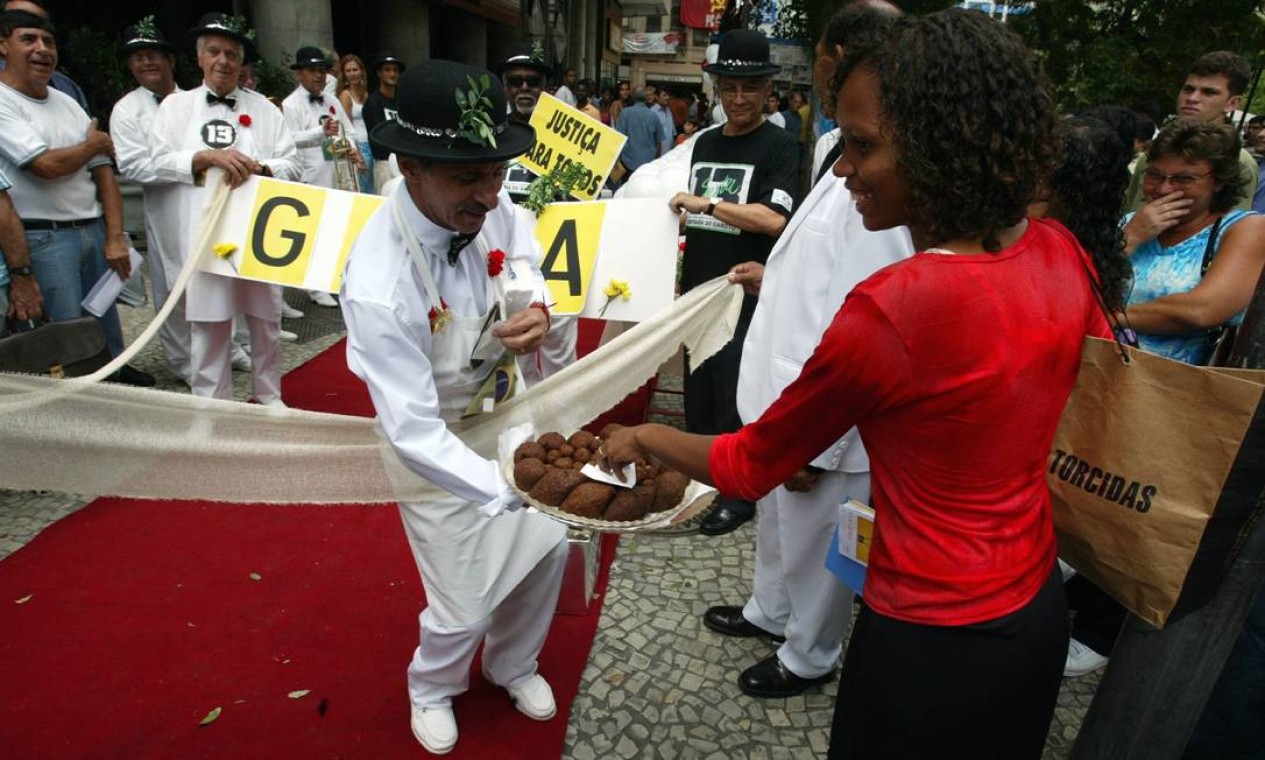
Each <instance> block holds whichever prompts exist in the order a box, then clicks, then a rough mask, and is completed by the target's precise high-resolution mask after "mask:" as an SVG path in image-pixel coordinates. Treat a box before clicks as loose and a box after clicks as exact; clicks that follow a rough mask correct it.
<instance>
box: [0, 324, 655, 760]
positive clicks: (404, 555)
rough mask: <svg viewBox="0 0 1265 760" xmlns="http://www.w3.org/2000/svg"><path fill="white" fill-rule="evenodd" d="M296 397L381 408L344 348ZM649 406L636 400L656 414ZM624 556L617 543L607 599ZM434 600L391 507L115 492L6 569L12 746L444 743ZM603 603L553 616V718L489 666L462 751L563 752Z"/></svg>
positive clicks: (379, 748) (223, 753) (3, 611)
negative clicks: (424, 623)
mask: <svg viewBox="0 0 1265 760" xmlns="http://www.w3.org/2000/svg"><path fill="white" fill-rule="evenodd" d="M594 342H595V341H594ZM644 390H645V389H643V391H644ZM284 396H285V398H286V401H287V403H289V404H291V405H292V406H296V407H301V408H306V409H315V410H320V411H337V412H340V413H352V414H368V413H371V407H370V406H369V404H368V401H367V399H366V394H365V392H364V389H363V386H361V385H360V383H359V381H358V380H356V378H354V377H353V376H352V375H351V374H350V373H349V372H348V371H347V370H346V365H345V361H344V356H343V345H342V344H341V343H340V344H338V345H336V346H335V347H333V348H331V349H330V350H328V351H326V352H324V353H323V354H321V355H320V356H318V357H316V358H315V359H313V360H312V361H310V362H308V363H307V364H306V365H304V366H303V367H300V368H299V369H297V370H295V371H294V372H292V373H290V374H289V375H288V376H287V377H286V378H285V386H284ZM642 401H643V406H642V407H641V410H640V412H639V411H638V409H637V398H636V394H634V397H630V401H627V402H625V404H624V405H623V407H621V409H620V410H617V411H619V412H620V414H622V415H624V416H626V417H627V418H628V421H631V422H636V421H639V418H638V417H637V415H638V413H640V414H644V399H643V400H642ZM614 549H615V542H614V539H613V537H608V538H607V540H606V544H605V546H604V551H603V554H604V559H605V565H604V567H603V570H602V573H601V577H600V578H599V581H598V588H599V591H602V592H604V590H605V584H606V575H607V572H608V566H609V561H610V559H611V558H612V557H613V556H614ZM256 577H257V578H256ZM28 597H29V598H28ZM24 599H25V600H26V601H24V602H22V603H18V602H19V601H20V600H24ZM423 606H424V601H423V596H422V590H421V584H420V582H419V580H418V577H417V570H416V566H415V565H414V563H413V559H412V556H411V555H410V553H409V550H408V547H407V545H406V542H405V540H404V536H403V532H402V529H401V527H400V519H399V516H398V513H397V512H396V511H395V509H394V508H391V507H368V506H355V505H347V506H336V507H319V506H304V505H295V506H262V505H261V506H254V505H225V504H208V503H205V502H168V503H155V502H145V501H133V500H122V499H98V500H97V501H95V502H94V503H93V504H91V505H89V506H88V507H85V508H84V509H82V510H80V511H79V512H77V513H76V514H74V515H71V516H70V517H67V518H65V519H64V520H61V521H59V522H58V523H56V524H54V525H53V526H51V527H50V528H48V529H47V530H45V531H44V532H43V533H42V534H40V535H39V536H38V537H37V538H36V539H35V540H33V541H32V542H31V543H30V544H29V545H27V546H26V547H24V548H23V549H21V550H19V551H18V552H16V553H15V554H13V555H12V556H11V557H9V558H8V559H6V560H4V561H3V562H0V630H3V631H4V634H3V637H2V640H0V656H2V657H3V663H4V674H3V677H2V678H0V747H3V748H4V749H3V750H0V755H3V756H4V757H14V758H89V757H91V758H99V757H119V758H174V757H179V758H204V757H205V758H255V757H259V758H394V757H419V756H425V752H424V750H422V749H421V747H419V746H418V745H417V743H416V741H415V740H414V739H413V736H412V734H411V733H410V731H409V728H408V715H409V713H408V694H407V689H406V685H405V672H404V669H405V667H406V666H407V663H408V660H409V657H410V656H411V653H412V648H413V647H414V646H415V645H416V637H417V613H418V612H419V611H420V610H421V609H422V607H423ZM600 610H601V602H600V597H599V600H598V601H596V602H595V603H594V604H593V605H592V606H591V607H590V609H589V612H588V614H587V615H581V616H567V615H559V616H556V617H555V618H554V623H553V627H552V629H551V631H550V634H549V640H548V642H547V643H546V645H545V649H544V652H543V653H542V654H541V659H540V670H541V673H542V674H543V675H544V676H545V677H546V678H548V679H549V681H550V683H551V684H552V685H553V688H554V693H555V695H556V697H557V699H558V704H559V715H558V717H556V718H555V719H553V720H552V721H548V722H545V723H539V722H536V721H532V720H530V719H528V718H526V717H525V716H523V715H520V714H519V713H518V712H517V711H516V710H515V709H514V708H513V707H512V706H511V704H510V701H509V698H508V696H506V694H505V692H504V691H502V690H500V689H496V688H494V687H492V686H491V685H489V684H487V683H486V682H484V681H483V679H482V678H481V677H480V676H479V675H478V665H477V663H476V665H475V668H474V673H473V675H472V677H471V680H470V684H471V686H470V691H469V692H468V693H467V694H465V695H463V696H461V697H459V698H457V699H456V700H455V701H454V709H455V711H456V715H457V721H458V724H459V726H460V729H461V740H460V742H459V743H458V745H457V749H456V750H455V751H454V752H453V754H452V755H451V757H453V758H496V760H505V759H507V758H553V757H558V756H559V755H560V754H561V751H562V746H563V741H564V738H565V734H566V726H567V708H568V706H569V705H570V703H571V701H572V699H573V698H574V696H575V693H576V690H577V688H578V686H579V681H580V675H581V673H582V671H583V669H584V666H585V664H586V662H587V658H588V652H589V649H590V647H591V645H592V641H593V635H594V632H595V630H596V627H597V620H598V615H599V613H600ZM299 690H307V691H308V692H309V693H308V694H307V695H306V696H303V697H301V698H298V699H292V698H290V697H289V696H287V695H288V694H289V693H290V692H295V691H299ZM217 707H219V708H221V714H220V716H219V718H218V719H217V720H216V721H215V722H213V723H211V724H210V725H207V726H204V727H199V725H198V723H199V721H201V720H202V719H203V717H204V716H206V715H207V713H208V712H210V711H211V710H212V709H214V708H217Z"/></svg>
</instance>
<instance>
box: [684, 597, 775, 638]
mask: <svg viewBox="0 0 1265 760" xmlns="http://www.w3.org/2000/svg"><path fill="white" fill-rule="evenodd" d="M703 625H705V626H707V627H708V628H710V629H712V630H713V631H715V632H716V633H723V634H725V635H726V636H740V637H742V638H751V637H756V636H759V637H764V638H767V639H769V640H770V641H772V642H773V643H774V644H781V643H782V642H783V641H786V639H785V638H784V637H782V636H778V635H777V634H776V633H773V632H772V631H766V630H764V629H763V628H761V627H760V626H758V625H756V624H755V623H753V622H751V621H750V620H747V619H746V618H745V617H743V616H742V608H741V607H729V606H726V605H721V606H719V607H710V608H708V610H707V612H705V613H703Z"/></svg>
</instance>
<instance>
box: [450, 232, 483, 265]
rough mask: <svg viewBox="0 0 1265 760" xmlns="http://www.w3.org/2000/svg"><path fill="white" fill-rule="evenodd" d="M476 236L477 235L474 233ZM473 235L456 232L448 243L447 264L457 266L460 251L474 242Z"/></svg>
mask: <svg viewBox="0 0 1265 760" xmlns="http://www.w3.org/2000/svg"><path fill="white" fill-rule="evenodd" d="M476 234H477V233H476ZM474 238H475V235H463V234H462V233H460V232H458V233H457V234H456V235H453V236H452V240H450V241H449V242H448V263H449V264H450V265H452V266H454V267H455V266H457V255H458V254H460V253H461V249H462V248H465V247H466V246H468V245H470V243H472V242H474Z"/></svg>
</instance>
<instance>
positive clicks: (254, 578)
mask: <svg viewBox="0 0 1265 760" xmlns="http://www.w3.org/2000/svg"><path fill="white" fill-rule="evenodd" d="M250 579H251V580H252V581H261V580H263V579H264V577H263V576H262V575H260V574H259V573H251V574H250Z"/></svg>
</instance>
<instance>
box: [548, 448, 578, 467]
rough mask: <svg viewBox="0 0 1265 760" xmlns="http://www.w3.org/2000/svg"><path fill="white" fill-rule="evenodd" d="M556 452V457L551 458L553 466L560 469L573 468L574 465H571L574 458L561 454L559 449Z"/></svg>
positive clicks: (573, 462)
mask: <svg viewBox="0 0 1265 760" xmlns="http://www.w3.org/2000/svg"><path fill="white" fill-rule="evenodd" d="M558 454H559V456H558V458H557V459H555V460H553V466H554V467H557V468H558V469H560V470H574V469H575V467H574V466H573V465H574V464H575V460H573V459H571V457H566V456H561V454H562V452H561V451H559V452H558Z"/></svg>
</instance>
